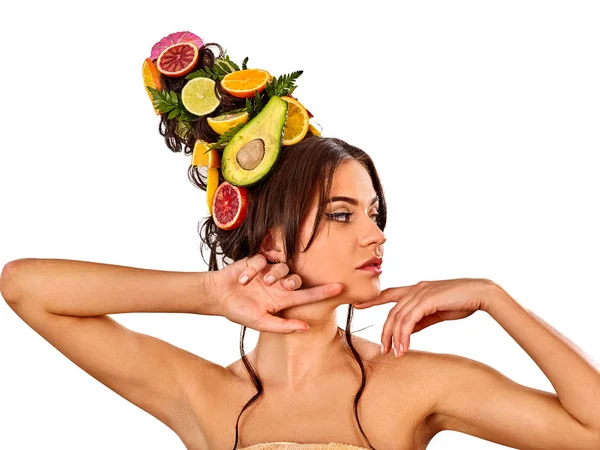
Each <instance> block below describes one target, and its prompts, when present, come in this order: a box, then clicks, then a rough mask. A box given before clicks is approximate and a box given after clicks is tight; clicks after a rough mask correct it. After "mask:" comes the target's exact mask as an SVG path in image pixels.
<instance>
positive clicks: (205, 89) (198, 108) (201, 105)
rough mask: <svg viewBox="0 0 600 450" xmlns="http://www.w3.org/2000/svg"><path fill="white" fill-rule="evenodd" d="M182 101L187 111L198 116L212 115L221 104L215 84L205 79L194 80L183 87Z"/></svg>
mask: <svg viewBox="0 0 600 450" xmlns="http://www.w3.org/2000/svg"><path fill="white" fill-rule="evenodd" d="M181 101H182V102H183V106H185V109H187V110H188V111H189V112H191V113H192V114H196V115H197V116H205V115H206V114H210V113H211V112H213V111H214V110H215V109H217V107H218V106H219V104H220V103H221V102H220V101H219V99H218V98H217V95H216V94H215V82H214V81H213V80H211V79H210V78H204V77H198V78H193V79H191V80H190V81H188V82H187V83H186V84H185V86H183V89H182V90H181Z"/></svg>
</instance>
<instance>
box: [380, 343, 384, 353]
mask: <svg viewBox="0 0 600 450" xmlns="http://www.w3.org/2000/svg"><path fill="white" fill-rule="evenodd" d="M379 348H380V349H381V354H382V355H383V353H384V352H385V347H384V346H383V344H381V345H380V346H379Z"/></svg>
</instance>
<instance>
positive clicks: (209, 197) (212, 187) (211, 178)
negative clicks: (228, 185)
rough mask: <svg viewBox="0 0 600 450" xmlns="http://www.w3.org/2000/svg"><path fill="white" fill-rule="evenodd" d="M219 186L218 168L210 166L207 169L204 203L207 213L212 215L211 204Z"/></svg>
mask: <svg viewBox="0 0 600 450" xmlns="http://www.w3.org/2000/svg"><path fill="white" fill-rule="evenodd" d="M218 187H219V169H217V168H216V167H211V168H209V169H208V181H207V183H206V204H207V206H208V213H209V214H211V215H212V204H213V198H214V196H215V192H217V188H218Z"/></svg>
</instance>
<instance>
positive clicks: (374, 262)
mask: <svg viewBox="0 0 600 450" xmlns="http://www.w3.org/2000/svg"><path fill="white" fill-rule="evenodd" d="M382 263H383V258H376V257H373V258H371V259H369V260H368V261H365V262H364V263H363V264H362V266H360V267H357V269H362V268H363V267H366V266H376V267H381V264H382Z"/></svg>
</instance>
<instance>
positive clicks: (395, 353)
mask: <svg viewBox="0 0 600 450" xmlns="http://www.w3.org/2000/svg"><path fill="white" fill-rule="evenodd" d="M394 356H395V357H396V358H397V357H398V351H397V350H396V347H394Z"/></svg>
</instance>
